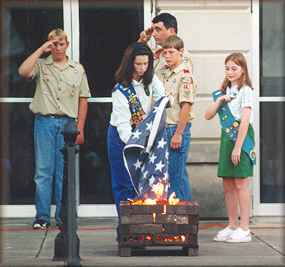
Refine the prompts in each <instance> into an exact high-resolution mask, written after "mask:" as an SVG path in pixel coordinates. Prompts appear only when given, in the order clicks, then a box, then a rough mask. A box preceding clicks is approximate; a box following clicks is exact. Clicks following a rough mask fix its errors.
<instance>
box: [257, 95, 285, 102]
mask: <svg viewBox="0 0 285 267" xmlns="http://www.w3.org/2000/svg"><path fill="white" fill-rule="evenodd" d="M259 101H260V102H285V97H283V96H262V97H259Z"/></svg>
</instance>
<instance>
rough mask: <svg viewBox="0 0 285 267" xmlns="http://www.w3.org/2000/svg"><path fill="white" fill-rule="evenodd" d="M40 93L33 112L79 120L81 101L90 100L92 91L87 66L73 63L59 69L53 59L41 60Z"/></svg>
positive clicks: (36, 73) (38, 72)
mask: <svg viewBox="0 0 285 267" xmlns="http://www.w3.org/2000/svg"><path fill="white" fill-rule="evenodd" d="M34 78H36V91H35V95H34V98H33V101H32V103H31V104H30V109H31V111H32V112H33V113H40V114H42V115H48V114H54V115H55V114H56V115H67V116H69V117H72V118H77V116H78V105H79V98H80V97H90V96H91V95H90V90H89V86H88V81H87V77H86V73H85V70H84V68H83V66H82V65H81V64H79V63H76V62H74V61H72V60H68V62H67V63H66V64H65V65H64V66H63V67H62V68H59V67H57V66H56V65H54V64H53V59H52V56H51V55H50V56H48V57H47V58H45V59H43V58H40V59H38V62H37V64H36V66H35V70H34Z"/></svg>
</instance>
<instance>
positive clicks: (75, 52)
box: [63, 0, 80, 61]
mask: <svg viewBox="0 0 285 267" xmlns="http://www.w3.org/2000/svg"><path fill="white" fill-rule="evenodd" d="M63 22H64V23H63V25H64V31H65V32H66V33H67V36H69V40H70V44H69V48H68V50H67V55H68V56H69V57H70V58H71V59H72V60H75V61H79V42H80V40H79V3H78V0H63Z"/></svg>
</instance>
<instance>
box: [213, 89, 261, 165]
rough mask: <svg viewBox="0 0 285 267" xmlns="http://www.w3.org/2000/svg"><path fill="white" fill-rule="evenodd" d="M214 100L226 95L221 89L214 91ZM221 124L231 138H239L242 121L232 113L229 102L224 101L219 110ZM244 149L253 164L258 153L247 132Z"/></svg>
mask: <svg viewBox="0 0 285 267" xmlns="http://www.w3.org/2000/svg"><path fill="white" fill-rule="evenodd" d="M212 95H213V98H214V101H216V99H217V98H219V97H220V96H222V95H224V93H223V92H222V91H221V90H217V91H214V92H213V94H212ZM218 114H219V118H220V124H221V127H222V130H223V131H224V132H225V133H226V135H227V136H228V137H229V138H230V140H231V141H233V142H234V143H235V142H236V140H237V135H238V129H239V125H240V121H238V120H236V119H235V117H234V115H233V114H232V113H231V110H230V108H229V106H228V104H227V103H224V104H223V105H222V106H221V107H220V108H219V110H218ZM242 150H243V151H244V152H245V153H246V154H247V155H248V156H249V158H250V160H251V163H252V165H254V164H255V163H256V154H255V151H254V140H253V139H252V138H251V137H250V136H249V135H248V134H247V135H246V137H245V139H244V142H243V145H242Z"/></svg>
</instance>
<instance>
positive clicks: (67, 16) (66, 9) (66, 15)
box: [63, 0, 73, 58]
mask: <svg viewBox="0 0 285 267" xmlns="http://www.w3.org/2000/svg"><path fill="white" fill-rule="evenodd" d="M70 5H71V3H70V0H63V29H64V31H65V32H66V34H67V36H68V37H69V39H70V40H71V42H70V45H69V47H68V49H67V51H66V54H67V55H68V56H69V57H70V58H72V55H71V51H72V46H73V42H72V39H71V33H72V29H71V19H72V18H71V12H70V9H71V8H70Z"/></svg>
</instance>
